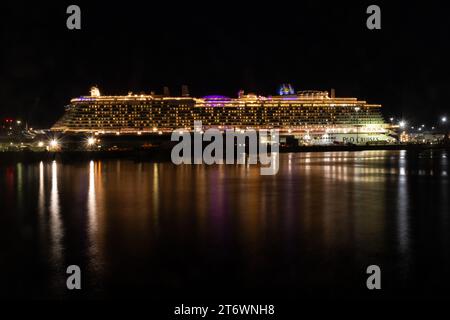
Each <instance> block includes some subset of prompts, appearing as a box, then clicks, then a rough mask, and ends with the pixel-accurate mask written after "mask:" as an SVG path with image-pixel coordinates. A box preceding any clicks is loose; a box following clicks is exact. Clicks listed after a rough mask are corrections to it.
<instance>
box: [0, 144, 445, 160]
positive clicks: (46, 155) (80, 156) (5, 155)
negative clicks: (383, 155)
mask: <svg viewBox="0 0 450 320" xmlns="http://www.w3.org/2000/svg"><path fill="white" fill-rule="evenodd" d="M390 150H405V151H412V152H424V151H428V150H450V145H449V144H440V145H429V144H425V145H418V144H409V145H369V146H368V145H361V146H358V145H352V146H342V145H333V146H298V147H297V146H296V147H280V153H308V152H358V151H390ZM170 154H171V149H169V148H164V147H153V148H149V149H141V150H139V149H136V150H116V151H81V150H80V151H69V150H64V151H58V152H49V151H3V152H0V163H18V162H25V163H32V162H40V161H53V160H57V161H63V162H70V161H89V160H108V159H126V160H132V161H155V162H164V161H170Z"/></svg>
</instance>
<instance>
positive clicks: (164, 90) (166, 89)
mask: <svg viewBox="0 0 450 320" xmlns="http://www.w3.org/2000/svg"><path fill="white" fill-rule="evenodd" d="M163 95H164V96H166V97H170V91H169V87H164V88H163Z"/></svg>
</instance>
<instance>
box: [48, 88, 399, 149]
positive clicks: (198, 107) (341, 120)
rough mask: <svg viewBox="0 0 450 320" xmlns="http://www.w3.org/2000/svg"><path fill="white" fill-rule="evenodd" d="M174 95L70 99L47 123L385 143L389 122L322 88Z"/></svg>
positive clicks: (101, 129) (92, 129)
mask: <svg viewBox="0 0 450 320" xmlns="http://www.w3.org/2000/svg"><path fill="white" fill-rule="evenodd" d="M186 91H187V90H186V88H184V90H183V95H182V96H178V97H173V96H167V95H155V94H150V95H147V94H132V93H129V94H128V95H126V96H102V95H101V94H100V91H99V90H98V88H96V87H93V88H92V89H91V95H90V96H82V97H79V98H74V99H72V100H71V102H70V105H69V106H67V107H66V113H65V114H64V116H63V117H62V118H61V119H60V120H59V121H58V122H57V123H56V124H55V125H54V126H53V127H52V130H54V131H62V132H66V133H80V132H88V133H96V134H139V135H141V134H156V133H157V134H165V133H170V132H172V131H173V130H175V129H184V130H187V131H192V130H193V129H194V121H201V122H202V126H203V127H204V128H205V129H207V128H217V129H219V130H229V129H238V130H249V129H255V130H258V129H279V130H280V134H281V135H293V136H295V137H297V138H299V140H301V141H303V142H305V143H311V144H314V143H319V144H328V143H346V142H347V143H366V142H370V141H388V140H391V139H392V138H391V137H390V135H389V125H388V124H386V123H385V121H384V119H383V116H382V114H381V105H379V104H369V103H367V102H366V101H364V100H358V99H357V98H341V97H339V98H338V97H335V95H334V90H332V91H331V96H330V94H329V93H328V92H327V91H298V92H297V93H293V90H292V87H290V86H289V87H287V89H286V88H285V89H283V90H281V89H280V95H276V96H261V95H257V94H252V93H249V94H245V93H244V92H243V91H240V92H239V94H238V97H237V98H230V97H226V96H221V95H210V96H206V97H202V98H194V97H190V96H189V95H188V93H186Z"/></svg>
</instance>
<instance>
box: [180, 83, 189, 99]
mask: <svg viewBox="0 0 450 320" xmlns="http://www.w3.org/2000/svg"><path fill="white" fill-rule="evenodd" d="M181 96H182V97H189V88H188V86H187V85H182V86H181Z"/></svg>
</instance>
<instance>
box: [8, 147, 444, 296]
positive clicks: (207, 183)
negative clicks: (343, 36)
mask: <svg viewBox="0 0 450 320" xmlns="http://www.w3.org/2000/svg"><path fill="white" fill-rule="evenodd" d="M448 156H449V155H448V154H447V153H446V152H444V151H433V152H423V153H408V152H406V151H367V152H330V153H298V154H282V155H281V156H280V170H279V173H278V174H277V175H275V176H261V175H260V174H259V168H258V167H256V166H245V165H215V166H206V165H184V166H183V165H182V166H175V165H172V164H171V163H151V162H132V161H124V160H117V161H115V160H114V161H110V160H108V161H91V162H72V163H59V162H43V163H33V164H25V163H17V164H3V165H2V164H0V204H1V209H0V271H1V276H2V284H1V291H0V292H1V293H0V296H3V297H15V298H22V297H24V298H72V297H88V298H96V297H100V298H102V297H126V298H129V297H141V298H153V299H171V298H179V299H181V301H186V300H187V299H193V298H199V299H204V300H205V301H206V299H215V298H245V297H260V298H265V299H268V300H269V301H270V299H285V298H294V299H295V298H298V297H306V296H307V297H345V296H349V297H351V296H358V297H361V296H364V295H371V294H374V293H373V292H368V290H367V289H366V285H365V283H366V278H367V275H366V268H367V266H369V265H371V264H376V265H379V266H380V267H381V271H382V290H381V292H379V293H377V295H378V296H382V297H383V296H385V297H403V296H419V297H430V296H449V297H450V294H449V293H448V291H447V290H446V288H447V287H448V286H449V285H450V246H449V245H450V212H449V199H448V198H449V186H448V173H449V161H448ZM72 264H75V265H79V266H80V268H81V270H82V290H81V291H80V292H77V293H74V292H69V291H67V290H66V286H65V282H66V277H67V275H66V268H67V266H68V265H72ZM183 299H184V300H183Z"/></svg>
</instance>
